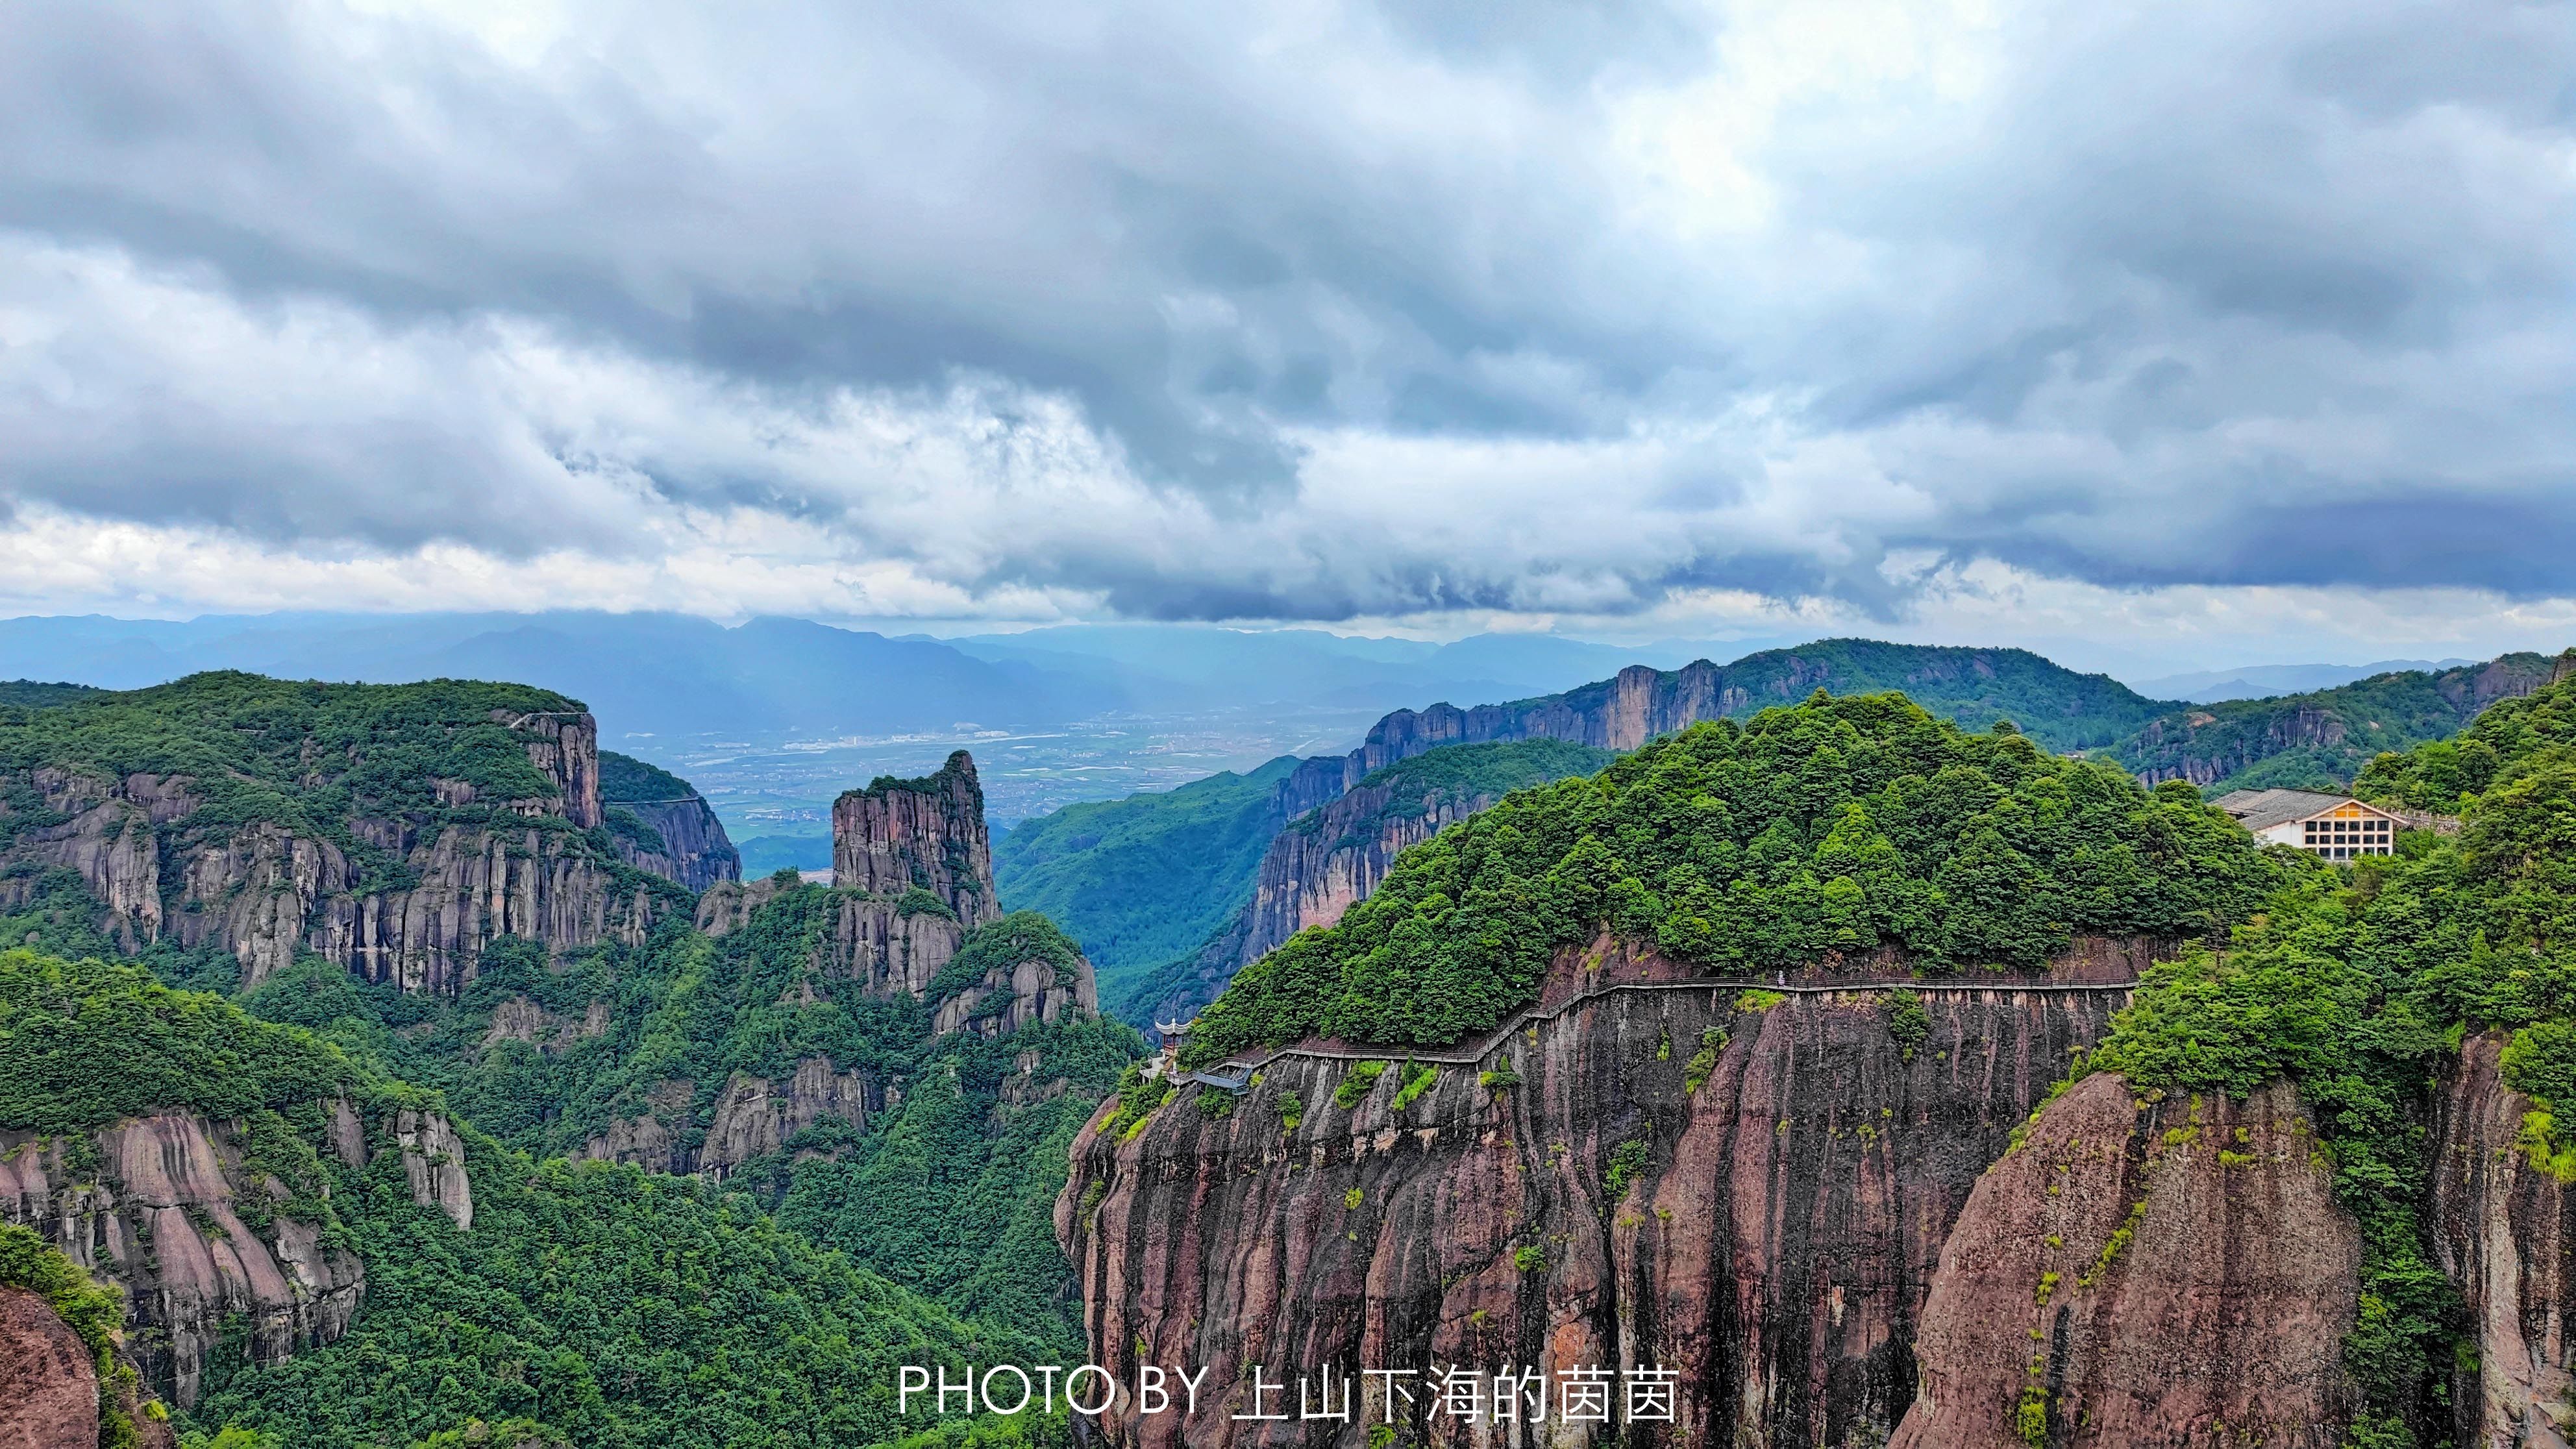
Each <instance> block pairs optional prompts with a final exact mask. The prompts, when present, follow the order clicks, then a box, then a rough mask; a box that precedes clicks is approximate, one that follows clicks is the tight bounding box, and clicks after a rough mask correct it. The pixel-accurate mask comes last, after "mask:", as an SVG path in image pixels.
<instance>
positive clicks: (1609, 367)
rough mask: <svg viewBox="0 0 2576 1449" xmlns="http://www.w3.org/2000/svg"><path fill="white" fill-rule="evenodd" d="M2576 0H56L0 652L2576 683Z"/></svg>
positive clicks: (2, 477)
mask: <svg viewBox="0 0 2576 1449" xmlns="http://www.w3.org/2000/svg"><path fill="white" fill-rule="evenodd" d="M2570 77H2576V7H2571V6H2570V5H2569V4H2565V3H2559V4H2528V5H2522V4H2491V3H2482V0H2461V3H2451V4H2444V5H2432V4H2421V3H2408V4H2390V3H2382V0H2332V3H2307V0H2282V3H2270V4H2264V5H2256V6H2248V5H2241V4H2209V3H2192V0H2181V3H2173V4H2165V5H2156V6H2104V5H2098V4H2083V3H2064V4H2033V5H2021V4H2010V3H1959V4H1944V3H1941V0H1900V3H1878V0H1835V3H1821V0H1818V3H1803V4H1770V3H1749V4H1736V3H1717V4H1710V5H1694V4H1679V3H1676V4H1669V5H1666V4H1637V5H1622V4H1610V3H1594V4H1582V3H1562V0H1560V3H1550V4H1540V5H1516V4H1510V3H1499V0H1400V3H1389V4H1383V5H1371V4H1356V3H1354V4H1330V3H1321V4H1306V3H1274V0H1241V3H1236V4H1228V5H1217V6H1211V5H1204V4H1183V3H1171V4H1152V3H1146V4H1135V5H1122V6H1115V7H1103V6H1095V5H1085V4H1070V3H1066V0H1047V3H1028V4H1021V3H1014V0H997V3H986V4H978V5H972V6H950V5H874V4H867V3H835V4H829V5H824V4H812V5H803V6H787V5H765V4H747V5H741V6H723V7H717V6H705V5H681V4H656V3H650V0H645V3H621V4H616V5H600V6H593V5H588V4H580V3H561V4H548V3H543V0H510V3H502V4H488V5H487V4H469V3H444V4H429V5H413V4H399V3H368V4H361V5H345V4H335V3H314V4H285V5H264V4H259V3H244V4H239V5H225V6H189V7H173V6H167V5H131V6H129V5H121V4H116V3H110V0H77V3H50V0H32V3H23V4H15V5H10V6H7V7H0V438H5V439H6V446H5V448H0V612H8V613H74V612H103V613H112V614H121V615H128V616H147V615H148V616H160V617H169V616H185V615H188V614H193V613H197V612H207V611H218V612H246V611H261V610H270V609H305V608H333V609H361V610H385V611H405V610H422V609H445V608H460V607H462V608H527V609H538V608H608V609H629V608H647V607H649V608H667V609H680V610H684V611H689V612H695V613H701V614H706V615H709V616H712V617H718V618H725V619H738V618H741V617H744V616H747V615H752V614H763V613H779V614H796V615H802V616H806V617H814V618H826V619H838V620H853V621H865V622H869V623H872V624H875V625H878V626H880V627H898V628H906V627H924V628H929V629H932V630H934V631H958V630H965V629H982V628H992V627H1011V626H1017V625H1025V624H1034V623H1047V622H1060V621H1067V620H1117V619H1133V620H1166V621H1171V620H1182V621H1226V622H1234V623H1247V622H1249V623H1298V624H1308V625H1321V626H1324V627H1329V628H1333V629H1337V630H1343V631H1346V632H1400V633H1409V634H1414V635H1417V636H1423V637H1454V636H1456V635H1459V634H1464V633H1471V632H1478V631H1484V630H1535V631H1550V630H1552V631H1556V632H1563V633H1570V634H1577V635H1581V636H1584V637H1592V638H1604V639H1616V640H1637V639H1645V638H1654V637H1674V636H1681V637H1704V638H1724V637H1735V636H1750V635H1756V634H1759V635H1764V636H1780V635H1787V634H1796V633H1800V632H1806V631H1809V630H1810V629H1812V631H1813V632H1818V633H1825V632H1857V633H1868V634H1874V635H1878V636H1881V637H1892V638H1904V639H1914V640H1923V641H1946V642H1987V643H2019V644H2027V645H2030V646H2032V647H2042V648H2048V649H2052V650H2054V651H2056V652H2058V653H2059V654H2060V655H2061V656H2067V657H2070V659H2071V660H2072V661H2073V662H2083V663H2087V664H2090V665H2092V666H2093V667H2109V666H2111V665H2114V664H2125V665H2127V666H2129V667H2132V668H2135V667H2144V666H2148V665H2153V664H2157V663H2170V664H2171V666H2172V667H2175V668H2185V667H2191V666H2193V665H2195V664H2227V663H2235V662H2251V661H2257V660H2263V659H2282V660H2293V659H2312V658H2317V659H2348V660H2356V661H2358V660H2367V659H2375V658H2382V657H2389V656H2400V655H2405V656H2424V655H2437V654H2459V655H2478V654H2486V653H2493V652H2497V651H2498V650H2500V649H2503V648H2508V647H2524V648H2548V649H2556V648H2559V647H2563V646H2564V645H2566V644H2569V643H2576V406H2571V404H2572V403H2576V290H2571V285H2570V284H2571V280H2576V277H2572V276H2571V274H2576V83H2572V82H2571V80H2570Z"/></svg>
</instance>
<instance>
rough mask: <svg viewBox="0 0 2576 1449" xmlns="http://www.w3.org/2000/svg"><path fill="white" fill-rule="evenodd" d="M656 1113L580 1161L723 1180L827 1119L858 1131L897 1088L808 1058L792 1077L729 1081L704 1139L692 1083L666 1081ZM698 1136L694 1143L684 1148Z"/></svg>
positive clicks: (594, 1144)
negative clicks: (698, 1127)
mask: <svg viewBox="0 0 2576 1449" xmlns="http://www.w3.org/2000/svg"><path fill="white" fill-rule="evenodd" d="M653 1095H654V1099H655V1101H654V1110H653V1111H652V1112H651V1113H650V1114H647V1115H645V1116H641V1117H633V1118H628V1119H625V1120H622V1121H619V1122H616V1123H614V1124H612V1125H611V1127H610V1129H609V1131H608V1132H607V1134H606V1135H604V1136H601V1137H597V1138H594V1139H592V1140H591V1141H590V1143H588V1144H587V1145H586V1146H585V1147H584V1148H583V1149H582V1153H581V1155H582V1156H583V1157H584V1158H589V1159H596V1160H603V1161H610V1162H628V1163H633V1164H634V1165H636V1166H638V1167H641V1168H643V1169H644V1170H645V1171H647V1172H669V1173H691V1172H704V1173H708V1174H710V1175H712V1176H715V1177H719V1178H721V1177H724V1176H726V1175H728V1174H730V1173H731V1172H732V1171H733V1170H734V1169H736V1168H738V1167H740V1166H741V1165H742V1164H744V1163H746V1162H749V1161H751V1160H752V1159H753V1158H755V1157H759V1156H762V1155H764V1154H767V1153H771V1152H777V1151H781V1150H783V1149H785V1148H786V1146H787V1144H788V1142H789V1140H790V1139H792V1138H794V1137H795V1136H796V1134H798V1133H800V1132H802V1131H804V1130H805V1129H807V1128H809V1127H812V1126H814V1125H815V1124H817V1123H820V1122H825V1121H838V1122H844V1123H847V1124H848V1125H849V1126H850V1127H852V1128H854V1129H858V1128H864V1127H866V1126H867V1124H868V1122H869V1120H870V1119H871V1118H873V1117H875V1116H877V1115H878V1114H880V1113H882V1112H884V1111H886V1110H887V1109H888V1108H890V1107H893V1106H894V1105H896V1104H897V1103H899V1102H901V1101H902V1092H901V1089H900V1088H897V1087H895V1086H893V1085H892V1084H890V1083H886V1082H881V1081H878V1080H876V1079H875V1078H873V1077H871V1076H869V1075H868V1074H867V1073H866V1072H863V1071H858V1070H856V1069H853V1070H850V1071H846V1072H844V1071H839V1070H837V1069H836V1068H835V1067H834V1066H833V1064H832V1059H831V1058H829V1057H806V1058H804V1059H803V1060H801V1061H799V1062H797V1064H796V1070H795V1073H794V1075H793V1076H791V1077H789V1078H788V1079H787V1080H785V1081H780V1082H773V1081H771V1080H769V1079H768V1078H766V1077H753V1076H741V1075H737V1076H735V1077H734V1078H733V1079H732V1080H731V1081H729V1082H727V1083H726V1084H725V1086H724V1089H723V1091H721V1092H720V1093H718V1094H717V1096H716V1100H715V1105H714V1107H713V1109H712V1113H713V1115H712V1116H711V1117H710V1118H709V1120H708V1122H707V1126H706V1130H705V1132H704V1133H703V1134H702V1135H699V1134H694V1133H693V1129H694V1127H695V1125H696V1124H695V1118H694V1115H693V1113H692V1106H693V1103H694V1099H695V1096H696V1084H695V1083H693V1082H689V1081H686V1080H673V1081H668V1082H664V1083H662V1084H661V1086H660V1087H659V1088H657V1089H656V1091H655V1092H654V1094H653ZM692 1135H698V1142H697V1145H695V1146H691V1145H690V1138H691V1136H692Z"/></svg>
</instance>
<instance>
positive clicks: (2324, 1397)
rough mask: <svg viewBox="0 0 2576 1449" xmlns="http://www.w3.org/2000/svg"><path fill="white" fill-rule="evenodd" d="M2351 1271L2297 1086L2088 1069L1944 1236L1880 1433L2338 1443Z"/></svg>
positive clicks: (1898, 1446)
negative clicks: (2216, 1085)
mask: <svg viewBox="0 0 2576 1449" xmlns="http://www.w3.org/2000/svg"><path fill="white" fill-rule="evenodd" d="M2360 1270H2361V1232H2360V1229H2359V1227H2358V1225H2357V1224H2355V1223H2354V1222H2353V1220H2352V1218H2351V1217H2350V1215H2348V1214H2346V1213H2345V1212H2343V1211H2342V1210H2341V1209H2340V1208H2339V1207H2337V1206H2336V1204H2335V1200H2334V1189H2333V1171H2332V1169H2331V1168H2330V1167H2329V1166H2328V1165H2327V1164H2326V1162H2325V1160H2324V1158H2323V1157H2322V1155H2320V1153H2319V1152H2318V1149H2317V1145H2316V1137H2315V1129H2314V1125H2313V1123H2312V1122H2311V1121H2310V1119H2309V1117H2308V1114H2307V1111H2306V1109H2305V1108H2304V1107H2303V1106H2302V1105H2301V1104H2300V1102H2299V1099H2298V1094H2297V1092H2296V1091H2295V1090H2294V1089H2293V1088H2291V1087H2290V1086H2289V1085H2287V1084H2286V1083H2281V1084H2275V1085H2274V1086H2271V1087H2268V1088H2265V1089H2264V1090H2262V1091H2259V1092H2257V1093H2255V1094H2254V1095H2253V1096H2252V1097H2250V1098H2248V1099H2247V1100H2246V1101H2244V1102H2242V1103H2232V1102H2229V1101H2228V1100H2227V1099H2226V1098H2224V1097H2223V1096H2222V1097H2212V1098H2207V1099H2200V1098H2192V1099H2186V1100H2173V1099H2165V1100H2159V1101H2155V1102H2145V1101H2139V1100H2136V1099H2133V1098H2132V1097H2131V1095H2130V1092H2129V1088H2128V1085H2127V1084H2126V1083H2125V1082H2123V1081H2121V1080H2120V1079H2119V1078H2117V1077H2114V1076H2108V1075H2103V1076H2094V1077H2088V1078H2086V1079H2085V1080H2084V1081H2082V1082H2079V1083H2077V1084H2076V1086H2075V1087H2074V1088H2073V1089H2072V1090H2071V1091H2069V1092H2068V1093H2067V1094H2066V1095H2065V1096H2063V1097H2061V1098H2060V1099H2058V1100H2057V1101H2056V1102H2054V1103H2052V1104H2050V1105H2049V1107H2048V1108H2047V1110H2046V1111H2044V1112H2042V1113H2040V1115H2039V1118H2038V1120H2037V1121H2036V1122H2035V1123H2033V1124H2032V1126H2031V1128H2030V1130H2029V1132H2028V1134H2027V1137H2026V1140H2025V1142H2024V1144H2023V1146H2022V1147H2021V1148H2020V1150H2018V1151H2015V1152H2012V1153H2010V1154H2008V1155H2006V1156H2005V1157H2004V1158H2003V1159H2002V1160H2001V1161H1999V1162H1997V1163H1996V1164H1995V1165H1994V1167H1993V1168H1991V1169H1990V1170H1988V1171H1987V1172H1986V1174H1985V1175H1984V1176H1983V1177H1982V1178H1980V1179H1979V1180H1978V1182H1977V1186H1976V1191H1975V1192H1974V1193H1973V1194H1972V1195H1971V1196H1970V1197H1969V1200H1968V1205H1967V1209H1966V1211H1965V1212H1963V1213H1962V1214H1961V1215H1960V1216H1959V1220H1958V1223H1957V1226H1956V1227H1955V1228H1953V1229H1952V1230H1951V1232H1950V1234H1949V1241H1948V1244H1947V1246H1946V1247H1944V1248H1943V1249H1942V1251H1941V1263H1940V1268H1939V1270H1938V1272H1936V1273H1935V1274H1934V1276H1933V1279H1932V1289H1931V1294H1930V1297H1929V1299H1928V1300H1927V1301H1926V1302H1925V1304H1924V1306H1923V1314H1922V1319H1921V1324H1920V1327H1919V1329H1918V1330H1917V1335H1916V1339H1915V1350H1914V1351H1915V1356H1916V1358H1917V1360H1918V1361H1919V1363H1920V1365H1921V1373H1922V1378H1921V1382H1920V1385H1919V1389H1918V1394H1917V1397H1916V1398H1915V1401H1914V1405H1913V1407H1912V1409H1911V1410H1910V1411H1908V1412H1907V1414H1906V1416H1905V1420H1904V1423H1903V1424H1902V1425H1901V1426H1900V1427H1899V1428H1898V1430H1897V1433H1896V1436H1895V1438H1894V1439H1893V1440H1892V1441H1891V1449H1935V1446H1949V1445H1965V1444H1975V1445H1987V1444H2010V1443H2014V1442H2025V1443H2046V1444H2048V1445H2051V1446H2063V1449H2093V1446H2100V1449H2123V1446H2131V1445H2142V1444H2170V1445H2213V1446H2215V1445H2233V1444H2268V1445H2282V1446H2288V1449H2333V1446H2335V1445H2337V1444H2339V1443H2341V1442H2342V1437H2343V1428H2344V1425H2345V1424H2347V1423H2348V1422H2349V1421H2350V1419H2351V1416H2352V1414H2353V1412H2354V1410H2355V1408H2356V1407H2357V1405H2358V1398H2357V1396H2356V1394H2355V1392H2354V1390H2353V1387H2352V1385H2351V1383H2350V1381H2349V1380H2348V1378H2347V1376H2346V1375H2345V1373H2344V1370H2343V1360H2342V1341H2343V1336H2344V1334H2345V1333H2346V1332H2347V1331H2349V1330H2350V1329H2351V1327H2352V1322H2353V1313H2354V1305H2355V1302H2356V1297H2357V1295H2358V1293H2359V1292H2360ZM2221 1365H2223V1366H2224V1367H2223V1369H2222V1368H2220V1367H2219V1366H2221ZM2034 1435H2036V1436H2037V1437H2033V1436H2034Z"/></svg>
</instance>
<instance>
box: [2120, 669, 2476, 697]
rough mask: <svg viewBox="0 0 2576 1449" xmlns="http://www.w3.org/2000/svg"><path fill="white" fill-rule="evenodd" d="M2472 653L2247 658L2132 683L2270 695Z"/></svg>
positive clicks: (2174, 693) (2187, 693)
mask: <svg viewBox="0 0 2576 1449" xmlns="http://www.w3.org/2000/svg"><path fill="white" fill-rule="evenodd" d="M2477 662H2478V661H2476V660H2474V659H2382V660H2380V661H2379V662H2378V663H2376V664H2247V665H2242V666H2239V667H2237V668H2235V669H2201V670H2194V671H2192V672H2191V673H2188V674H2169V675H2166V676H2165V677H2163V678H2161V679H2141V680H2137V681H2135V682H2134V683H2132V684H2131V686H2130V687H2131V688H2133V689H2135V690H2137V691H2138V692H2139V693H2140V694H2145V695H2151V696H2153V697H2155V698H2157V699H2187V700H2190V701H2191V702H2193V703H2194V704H2210V703H2214V702H2216V701H2218V700H2222V699H2270V698H2273V697H2274V696H2277V695H2284V694H2298V693H2301V692H2304V691H2312V690H2319V689H2332V688H2334V687H2335V686H2337V685H2342V684H2350V683H2352V682H2354V681H2355V680H2360V679H2368V678H2370V677H2371V676H2372V675H2375V674H2395V673H2399V672H2401V671H2405V670H2420V671H2423V672H2425V673H2428V674H2429V673H2432V672H2433V671H2435V670H2441V669H2457V668H2459V667H2460V666H2461V665H2464V664H2475V663H2477Z"/></svg>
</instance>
